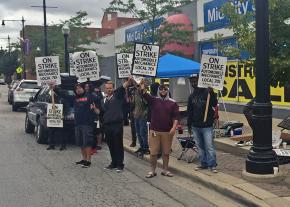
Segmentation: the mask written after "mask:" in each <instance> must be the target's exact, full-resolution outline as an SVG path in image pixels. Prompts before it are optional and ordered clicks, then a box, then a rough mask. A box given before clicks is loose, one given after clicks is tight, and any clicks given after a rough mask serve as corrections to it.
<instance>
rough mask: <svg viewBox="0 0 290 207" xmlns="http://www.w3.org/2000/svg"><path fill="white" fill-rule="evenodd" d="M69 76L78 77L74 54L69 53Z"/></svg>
mask: <svg viewBox="0 0 290 207" xmlns="http://www.w3.org/2000/svg"><path fill="white" fill-rule="evenodd" d="M69 71H70V72H69V74H70V75H76V68H75V64H74V60H73V53H69Z"/></svg>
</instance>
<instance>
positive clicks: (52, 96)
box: [51, 89, 55, 114]
mask: <svg viewBox="0 0 290 207" xmlns="http://www.w3.org/2000/svg"><path fill="white" fill-rule="evenodd" d="M51 102H52V111H53V114H55V100H54V90H53V89H51Z"/></svg>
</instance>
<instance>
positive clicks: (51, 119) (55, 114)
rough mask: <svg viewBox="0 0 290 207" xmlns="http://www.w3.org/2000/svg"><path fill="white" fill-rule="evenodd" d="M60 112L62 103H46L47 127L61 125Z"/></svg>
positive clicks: (61, 112) (61, 111)
mask: <svg viewBox="0 0 290 207" xmlns="http://www.w3.org/2000/svg"><path fill="white" fill-rule="evenodd" d="M53 106H54V109H53ZM62 114H63V105H62V104H47V127H63V119H62V117H63V116H62Z"/></svg>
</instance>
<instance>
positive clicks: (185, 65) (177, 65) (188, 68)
mask: <svg viewBox="0 0 290 207" xmlns="http://www.w3.org/2000/svg"><path fill="white" fill-rule="evenodd" d="M199 68H200V64H199V63H198V62H195V61H193V60H190V59H187V58H183V57H179V56H176V55H172V54H169V53H167V54H165V55H163V56H162V57H160V58H159V62H158V67H157V75H156V77H157V78H177V77H190V76H191V75H192V74H198V73H199Z"/></svg>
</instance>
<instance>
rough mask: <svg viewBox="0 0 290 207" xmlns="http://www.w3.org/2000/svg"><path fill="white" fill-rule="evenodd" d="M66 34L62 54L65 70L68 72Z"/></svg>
mask: <svg viewBox="0 0 290 207" xmlns="http://www.w3.org/2000/svg"><path fill="white" fill-rule="evenodd" d="M67 38H68V34H64V55H65V72H68V73H69V71H68V59H69V58H68V49H67Z"/></svg>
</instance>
